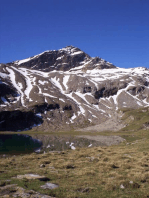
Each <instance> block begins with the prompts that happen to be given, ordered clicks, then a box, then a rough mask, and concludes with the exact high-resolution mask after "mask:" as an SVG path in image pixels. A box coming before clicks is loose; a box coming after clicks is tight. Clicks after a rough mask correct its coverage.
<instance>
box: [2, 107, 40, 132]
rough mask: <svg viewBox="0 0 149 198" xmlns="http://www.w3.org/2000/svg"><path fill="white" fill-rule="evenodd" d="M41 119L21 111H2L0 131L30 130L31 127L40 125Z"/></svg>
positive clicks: (31, 113)
mask: <svg viewBox="0 0 149 198" xmlns="http://www.w3.org/2000/svg"><path fill="white" fill-rule="evenodd" d="M42 123H43V121H42V118H40V117H38V116H36V115H34V113H33V112H30V111H29V112H23V111H19V110H16V111H2V112H0V130H1V131H18V130H20V131H21V130H24V129H28V130H29V129H31V128H32V127H33V126H36V125H40V124H42Z"/></svg>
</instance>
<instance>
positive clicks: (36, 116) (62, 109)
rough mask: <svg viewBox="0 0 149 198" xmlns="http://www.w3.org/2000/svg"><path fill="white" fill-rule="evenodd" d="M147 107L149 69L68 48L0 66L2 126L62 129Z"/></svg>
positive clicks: (12, 128) (148, 99)
mask: <svg viewBox="0 0 149 198" xmlns="http://www.w3.org/2000/svg"><path fill="white" fill-rule="evenodd" d="M148 105H149V70H147V69H146V68H142V67H140V68H131V69H122V68H118V67H116V66H114V65H113V64H112V63H109V62H107V61H105V60H103V59H102V58H99V57H95V58H92V57H90V56H89V55H88V54H86V53H85V52H83V51H81V50H80V49H79V48H76V47H73V46H67V47H65V48H62V49H60V50H54V51H45V52H43V53H41V54H39V55H36V56H33V57H30V58H27V59H24V60H19V61H14V62H12V63H7V64H0V130H1V131H22V130H29V129H31V128H33V129H36V130H43V131H49V130H55V129H56V130H62V129H70V128H71V129H72V128H74V129H75V128H80V127H86V126H92V125H96V124H100V123H103V122H105V123H106V122H107V121H108V120H112V119H113V122H115V123H116V122H117V121H118V117H119V116H120V114H119V112H120V111H119V110H120V109H125V108H140V107H145V106H148Z"/></svg>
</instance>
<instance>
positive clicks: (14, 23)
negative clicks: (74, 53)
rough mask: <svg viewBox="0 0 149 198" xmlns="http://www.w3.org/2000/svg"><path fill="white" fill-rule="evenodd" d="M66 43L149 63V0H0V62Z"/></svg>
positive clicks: (113, 58) (125, 62)
mask: <svg viewBox="0 0 149 198" xmlns="http://www.w3.org/2000/svg"><path fill="white" fill-rule="evenodd" d="M68 45H73V46H76V47H78V48H80V49H82V50H83V51H85V52H86V53H87V54H89V55H90V56H92V57H95V56H99V57H101V58H104V59H105V60H107V61H109V62H112V63H113V64H115V65H116V66H118V67H125V68H130V67H138V66H144V67H147V68H149V1H148V0H42V1H41V0H0V63H7V62H11V61H15V60H20V59H24V58H27V57H30V56H33V55H36V54H39V53H41V52H43V51H46V50H57V49H60V48H62V47H65V46H68Z"/></svg>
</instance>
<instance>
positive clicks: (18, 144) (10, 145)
mask: <svg viewBox="0 0 149 198" xmlns="http://www.w3.org/2000/svg"><path fill="white" fill-rule="evenodd" d="M41 146H42V142H41V141H39V140H37V139H34V138H32V137H31V136H28V135H21V134H0V154H11V155H17V154H26V153H32V152H34V151H35V150H36V149H38V148H40V147H41Z"/></svg>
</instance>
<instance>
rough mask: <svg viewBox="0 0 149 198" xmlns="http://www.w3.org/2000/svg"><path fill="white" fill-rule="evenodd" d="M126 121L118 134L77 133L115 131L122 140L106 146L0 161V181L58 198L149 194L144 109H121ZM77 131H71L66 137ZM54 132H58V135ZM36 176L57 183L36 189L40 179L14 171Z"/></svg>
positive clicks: (147, 113) (148, 130) (148, 128)
mask: <svg viewBox="0 0 149 198" xmlns="http://www.w3.org/2000/svg"><path fill="white" fill-rule="evenodd" d="M123 112H124V116H123V117H122V119H123V121H124V122H125V123H126V124H127V126H126V127H125V128H123V129H122V130H121V131H119V132H103V133H81V135H84V134H87V135H120V136H121V137H123V138H125V139H126V141H124V142H123V143H121V144H119V145H116V146H110V147H94V148H77V149H76V150H75V151H73V150H67V151H61V152H50V153H46V154H28V155H21V156H12V157H8V158H1V159H0V180H1V185H7V182H5V181H6V180H9V179H11V181H10V182H9V183H11V184H18V186H20V187H23V188H24V189H26V190H30V189H32V190H35V191H38V192H41V193H43V194H47V195H50V196H53V197H57V198H66V197H67V198H84V197H90V198H97V197H101V198H107V197H110V198H115V197H119V198H120V197H121V198H128V197H129V198H138V197H141V198H147V197H149V190H148V189H149V109H148V108H143V109H140V110H125V111H123ZM70 133H71V135H74V136H75V135H79V134H80V133H79V132H75V131H71V132H69V135H70ZM63 134H65V135H66V133H65V132H59V133H57V135H63ZM28 173H33V174H39V175H41V176H42V175H44V176H46V177H48V178H49V179H50V182H51V183H55V184H58V185H59V187H58V188H56V189H53V190H43V189H41V188H40V186H41V185H43V184H44V183H45V182H44V181H39V180H28V179H22V180H18V179H16V178H13V179H12V177H16V176H17V175H23V174H28Z"/></svg>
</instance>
